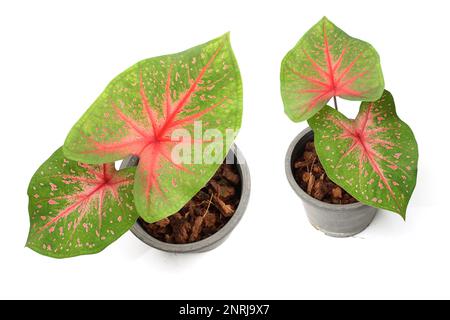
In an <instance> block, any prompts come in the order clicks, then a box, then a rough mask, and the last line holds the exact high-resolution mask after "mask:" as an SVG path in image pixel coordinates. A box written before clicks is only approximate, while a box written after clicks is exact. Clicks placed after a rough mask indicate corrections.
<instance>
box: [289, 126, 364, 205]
mask: <svg viewBox="0 0 450 320" xmlns="http://www.w3.org/2000/svg"><path fill="white" fill-rule="evenodd" d="M310 132H313V130H312V129H311V127H307V128H306V129H304V130H303V131H302V132H300V133H299V134H298V135H297V136H296V137H295V138H294V140H293V141H292V142H291V144H290V145H289V148H288V150H287V152H286V158H285V163H284V165H285V171H286V176H287V179H288V181H289V184H290V185H291V187H292V189H293V190H294V191H295V193H297V194H298V195H299V196H300V198H301V199H302V200H303V201H305V202H308V203H310V204H312V205H314V206H316V207H320V208H323V209H327V210H333V211H348V210H353V209H357V208H361V207H364V206H366V205H365V204H363V203H361V202H356V203H351V204H331V203H326V202H323V201H320V200H317V199H315V198H314V197H312V196H310V195H309V194H308V193H306V192H305V191H304V190H303V189H302V188H301V187H300V186H299V185H298V183H297V181H296V180H295V178H294V174H293V172H292V160H293V159H292V155H293V153H294V149H295V147H296V146H297V145H298V143H299V142H300V140H301V139H302V138H303V137H304V136H306V135H307V134H309V133H310Z"/></svg>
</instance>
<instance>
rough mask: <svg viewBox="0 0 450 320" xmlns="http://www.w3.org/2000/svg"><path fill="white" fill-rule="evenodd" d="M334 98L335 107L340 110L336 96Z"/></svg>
mask: <svg viewBox="0 0 450 320" xmlns="http://www.w3.org/2000/svg"><path fill="white" fill-rule="evenodd" d="M333 99H334V108H335V109H336V111H339V109H338V104H337V98H336V96H334V97H333Z"/></svg>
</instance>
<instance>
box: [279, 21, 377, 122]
mask: <svg viewBox="0 0 450 320" xmlns="http://www.w3.org/2000/svg"><path fill="white" fill-rule="evenodd" d="M383 89H384V80H383V74H382V71H381V66H380V58H379V56H378V53H377V52H376V51H375V49H374V48H373V47H372V46H371V45H370V44H368V43H366V42H364V41H361V40H358V39H355V38H352V37H350V36H348V35H347V34H346V33H345V32H344V31H342V30H341V29H339V28H338V27H336V26H335V25H334V24H333V23H332V22H330V21H329V20H328V19H327V18H323V19H322V20H321V21H320V22H319V23H317V24H316V25H315V26H314V27H313V28H311V29H310V30H309V31H308V32H307V33H306V34H305V35H304V36H303V37H302V38H301V39H300V41H299V42H298V43H297V44H296V46H295V47H294V48H293V49H292V50H291V51H289V53H288V54H287V55H286V57H285V58H284V59H283V62H282V64H281V95H282V97H283V102H284V109H285V112H286V114H287V115H288V116H289V118H290V119H291V120H293V121H295V122H299V121H304V120H307V119H309V118H310V117H312V116H313V115H314V114H315V113H317V112H318V111H319V110H320V109H321V108H322V107H324V106H325V105H326V104H327V102H328V101H329V100H330V99H331V98H333V97H337V96H339V97H341V98H344V99H348V100H357V101H374V100H377V99H379V98H380V97H381V95H382V94H383Z"/></svg>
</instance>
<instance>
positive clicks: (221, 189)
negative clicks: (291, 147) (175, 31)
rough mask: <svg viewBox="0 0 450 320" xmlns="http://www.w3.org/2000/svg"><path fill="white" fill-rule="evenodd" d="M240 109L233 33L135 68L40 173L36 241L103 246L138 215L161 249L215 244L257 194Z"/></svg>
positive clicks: (35, 188)
mask: <svg viewBox="0 0 450 320" xmlns="http://www.w3.org/2000/svg"><path fill="white" fill-rule="evenodd" d="M241 117H242V84H241V78H240V73H239V68H238V65H237V62H236V59H235V57H234V54H233V51H232V49H231V46H230V42H229V35H228V34H225V35H224V36H222V37H219V38H217V39H214V40H212V41H210V42H208V43H205V44H203V45H200V46H197V47H194V48H191V49H189V50H187V51H184V52H181V53H177V54H171V55H166V56H161V57H156V58H151V59H147V60H143V61H141V62H138V63H137V64H135V65H133V66H132V67H130V68H128V69H127V70H125V71H124V72H123V73H121V74H120V75H119V76H117V77H116V78H115V79H113V80H112V81H111V83H110V84H109V85H108V86H107V87H106V89H105V90H104V91H103V93H102V94H101V95H100V96H99V97H98V98H97V100H96V101H95V102H94V103H93V104H92V105H91V107H90V108H89V109H88V110H87V111H86V113H85V114H84V115H83V116H82V117H81V119H80V120H79V121H78V122H77V123H76V124H75V125H74V127H73V128H72V130H71V131H70V132H69V134H68V136H67V138H66V141H65V143H64V146H63V147H62V148H60V149H59V150H58V151H56V152H55V153H54V154H53V155H52V156H51V157H50V158H49V159H48V160H47V161H46V162H45V163H44V164H43V165H42V166H41V167H40V168H39V169H38V171H37V172H36V173H35V175H34V176H33V178H32V180H31V182H30V186H29V189H28V194H29V199H30V202H29V214H30V233H29V237H28V241H27V246H28V247H30V248H31V249H33V250H35V251H37V252H39V253H41V254H44V255H47V256H51V257H57V258H65V257H72V256H77V255H81V254H91V253H97V252H99V251H101V250H103V249H104V248H105V247H107V246H108V245H109V244H111V243H112V242H113V241H115V240H116V239H118V238H119V237H120V236H121V235H122V234H123V233H124V232H126V231H127V230H129V229H130V228H132V227H133V226H134V227H133V230H134V233H135V234H136V235H138V237H139V238H140V239H142V240H144V241H145V242H146V243H148V244H150V245H153V246H154V247H157V248H159V249H162V250H167V251H175V252H188V251H189V252H191V251H205V250H209V249H212V248H214V247H215V246H217V245H218V244H220V243H221V242H222V241H223V240H224V239H225V237H226V236H227V235H228V234H229V233H230V232H231V230H232V229H233V228H234V226H235V225H236V224H237V222H238V221H239V219H240V218H241V216H242V214H243V213H244V211H245V207H246V204H247V201H248V197H249V189H250V181H249V179H250V178H249V174H248V169H247V166H246V164H245V160H244V159H243V157H242V154H241V153H240V152H239V151H238V150H237V149H236V148H232V146H233V141H234V138H235V136H236V133H237V131H238V130H239V128H240V125H241ZM227 155H229V156H228V157H226V156H227ZM224 158H226V161H224ZM123 159H127V160H126V161H125V162H124V163H123V165H122V168H121V169H120V170H116V169H115V162H116V161H119V160H123ZM236 160H237V161H236ZM205 198H206V199H205ZM199 208H200V209H199ZM137 221H138V222H137ZM152 232H154V233H153V234H152ZM149 239H152V240H151V241H150V240H149Z"/></svg>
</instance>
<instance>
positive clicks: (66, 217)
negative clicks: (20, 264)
mask: <svg viewBox="0 0 450 320" xmlns="http://www.w3.org/2000/svg"><path fill="white" fill-rule="evenodd" d="M134 171H135V169H134V168H130V169H126V170H120V171H116V170H115V168H114V163H110V164H102V165H87V164H83V163H79V162H77V161H71V160H68V159H67V158H65V157H64V154H63V151H62V148H60V149H59V150H57V151H56V152H55V153H54V154H53V155H52V156H51V157H50V158H49V159H48V160H47V161H46V162H45V163H44V164H43V165H42V166H41V167H40V168H39V169H38V170H37V171H36V173H35V174H34V176H33V178H32V179H31V182H30V185H29V187H28V196H29V207H28V211H29V214H30V232H29V235H28V240H27V246H28V247H29V248H31V249H33V250H34V251H36V252H38V253H41V254H43V255H46V256H50V257H55V258H67V257H73V256H78V255H82V254H92V253H97V252H100V251H101V250H103V249H104V248H106V247H107V246H108V245H109V244H111V243H112V242H113V241H115V240H116V239H118V238H119V237H120V236H121V235H122V234H124V233H125V232H126V231H128V230H129V229H130V228H131V226H132V225H133V224H134V223H135V222H136V220H137V218H138V216H139V215H138V214H137V211H136V209H135V207H134V203H133V192H132V188H133V183H134V178H133V177H134Z"/></svg>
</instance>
